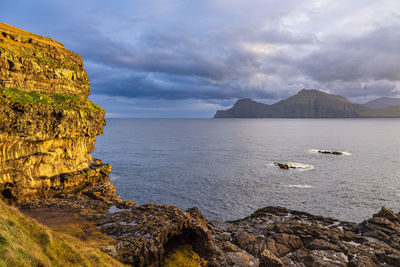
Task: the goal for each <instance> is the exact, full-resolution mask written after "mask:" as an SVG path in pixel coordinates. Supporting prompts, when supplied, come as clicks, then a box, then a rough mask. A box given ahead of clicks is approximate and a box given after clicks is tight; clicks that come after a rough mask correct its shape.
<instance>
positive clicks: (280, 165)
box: [274, 162, 290, 170]
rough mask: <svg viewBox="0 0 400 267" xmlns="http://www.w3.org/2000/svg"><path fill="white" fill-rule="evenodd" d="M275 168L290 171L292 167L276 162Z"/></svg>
mask: <svg viewBox="0 0 400 267" xmlns="http://www.w3.org/2000/svg"><path fill="white" fill-rule="evenodd" d="M274 164H275V166H278V167H279V168H281V169H283V170H289V168H290V166H289V164H287V163H282V162H274Z"/></svg>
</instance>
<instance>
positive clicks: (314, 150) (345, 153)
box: [308, 148, 353, 156]
mask: <svg viewBox="0 0 400 267" xmlns="http://www.w3.org/2000/svg"><path fill="white" fill-rule="evenodd" d="M318 151H327V152H333V151H337V152H340V153H342V155H344V156H352V155H353V154H351V153H350V152H347V151H341V150H331V149H315V148H311V149H309V150H308V152H310V153H319V152H318Z"/></svg>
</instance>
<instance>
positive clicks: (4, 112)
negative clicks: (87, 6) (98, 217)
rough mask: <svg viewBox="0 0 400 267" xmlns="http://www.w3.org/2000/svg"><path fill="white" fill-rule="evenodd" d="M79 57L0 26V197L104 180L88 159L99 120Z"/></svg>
mask: <svg viewBox="0 0 400 267" xmlns="http://www.w3.org/2000/svg"><path fill="white" fill-rule="evenodd" d="M89 93H90V88H89V79H88V76H87V74H86V72H85V70H84V68H83V62H82V60H81V58H80V56H79V55H77V54H75V53H73V52H71V51H69V50H67V49H65V48H64V46H63V45H62V44H61V43H59V42H56V41H54V40H52V39H50V38H45V37H41V36H38V35H35V34H31V33H28V32H25V31H22V30H19V29H17V28H14V27H12V26H9V25H6V24H3V23H0V193H1V194H0V196H1V197H3V198H5V199H6V200H7V201H8V202H12V203H18V202H21V201H25V200H31V199H35V198H42V197H51V196H56V195H60V194H70V193H76V192H80V191H82V190H83V189H87V188H91V187H95V186H98V185H100V184H104V183H106V182H108V180H109V178H108V173H109V172H110V171H111V166H109V165H103V164H102V163H101V161H99V160H95V159H93V158H92V157H91V156H90V153H91V152H92V151H93V150H94V143H95V140H96V137H97V136H98V135H100V134H102V133H103V127H104V125H105V119H104V115H105V112H104V110H103V109H101V108H100V107H98V106H97V105H95V104H94V103H92V102H90V101H89V100H88V98H87V97H88V95H89Z"/></svg>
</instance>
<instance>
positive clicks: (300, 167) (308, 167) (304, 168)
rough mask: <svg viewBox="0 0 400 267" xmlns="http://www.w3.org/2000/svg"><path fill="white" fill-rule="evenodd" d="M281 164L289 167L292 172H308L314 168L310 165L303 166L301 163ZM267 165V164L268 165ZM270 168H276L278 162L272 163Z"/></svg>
mask: <svg viewBox="0 0 400 267" xmlns="http://www.w3.org/2000/svg"><path fill="white" fill-rule="evenodd" d="M281 163H283V164H287V165H288V166H289V169H291V170H293V169H295V170H299V171H309V170H312V169H314V166H313V165H311V164H303V163H298V162H281ZM268 165H269V164H268ZM272 166H278V162H274V163H272Z"/></svg>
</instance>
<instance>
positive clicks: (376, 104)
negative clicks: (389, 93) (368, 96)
mask: <svg viewBox="0 0 400 267" xmlns="http://www.w3.org/2000/svg"><path fill="white" fill-rule="evenodd" d="M363 106H365V107H368V108H387V107H392V106H400V98H393V97H380V98H377V99H374V100H371V101H369V102H367V103H364V104H363Z"/></svg>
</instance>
